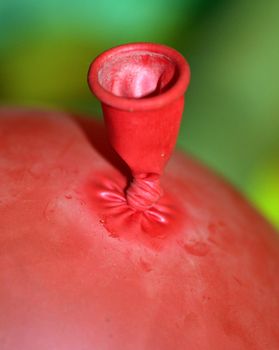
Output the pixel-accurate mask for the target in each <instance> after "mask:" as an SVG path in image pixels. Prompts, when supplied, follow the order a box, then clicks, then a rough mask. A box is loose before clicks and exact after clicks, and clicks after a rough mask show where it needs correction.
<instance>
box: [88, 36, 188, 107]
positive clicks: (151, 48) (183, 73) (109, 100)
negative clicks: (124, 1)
mask: <svg viewBox="0 0 279 350" xmlns="http://www.w3.org/2000/svg"><path fill="white" fill-rule="evenodd" d="M131 51H147V52H150V53H158V54H162V55H164V56H166V57H167V58H168V59H170V60H171V61H172V63H173V64H175V67H176V69H177V73H178V76H177V79H176V81H175V83H174V84H173V85H172V86H171V87H170V88H169V89H167V90H166V91H165V92H163V93H161V94H159V95H156V96H153V97H143V98H127V97H122V96H116V95H114V94H113V93H111V92H109V91H108V90H106V89H105V88H104V87H103V86H102V85H101V84H100V82H99V79H98V74H99V71H100V69H101V67H102V65H103V64H104V62H105V61H107V60H108V59H110V58H111V57H113V56H115V55H117V54H120V53H126V52H131ZM87 80H88V85H89V88H90V90H91V91H92V93H93V94H94V95H95V96H96V97H97V98H98V99H99V100H100V101H101V103H102V104H105V105H108V106H111V107H114V108H117V109H123V110H128V111H134V110H150V109H158V108H162V107H163V106H165V105H167V104H169V103H171V102H173V101H175V100H176V99H178V98H180V97H181V96H183V95H184V93H185V92H186V89H187V87H188V85H189V82H190V67H189V64H188V62H187V61H186V59H185V58H184V57H183V56H182V55H181V54H180V53H179V52H178V51H176V50H175V49H173V48H171V47H169V46H165V45H162V44H154V43H147V42H140V43H129V44H124V45H119V46H116V47H113V48H111V49H109V50H106V51H104V52H103V53H101V54H100V55H98V56H97V57H96V58H95V59H94V60H93V62H92V63H91V65H90V67H89V71H88V77H87Z"/></svg>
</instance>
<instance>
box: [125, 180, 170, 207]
mask: <svg viewBox="0 0 279 350" xmlns="http://www.w3.org/2000/svg"><path fill="white" fill-rule="evenodd" d="M162 195H163V191H162V189H161V186H160V178H159V175H157V174H140V175H135V176H134V178H133V180H132V182H131V183H130V186H129V187H128V189H127V191H126V200H127V203H128V205H129V206H130V207H131V208H132V209H133V210H135V211H145V210H148V209H149V208H151V207H152V206H153V205H154V204H156V203H157V202H158V200H159V199H160V198H161V196H162Z"/></svg>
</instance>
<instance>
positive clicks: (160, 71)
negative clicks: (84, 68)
mask: <svg viewBox="0 0 279 350" xmlns="http://www.w3.org/2000/svg"><path fill="white" fill-rule="evenodd" d="M177 73H178V72H177V67H176V65H175V63H174V62H173V61H171V59H169V58H168V57H166V56H165V55H162V54H159V53H153V52H148V51H140V50H139V51H131V52H123V53H120V54H118V55H116V56H115V57H114V56H112V57H110V59H108V60H106V61H105V62H104V63H103V65H102V66H101V67H100V70H99V74H98V81H99V84H100V85H101V86H102V87H103V88H104V89H105V90H106V91H108V92H110V93H111V94H113V95H115V96H119V97H124V98H135V99H140V98H148V97H152V96H157V95H160V94H162V93H164V92H165V91H167V90H168V89H169V88H170V87H171V86H173V85H174V84H175V81H176V80H177V76H178V74H177Z"/></svg>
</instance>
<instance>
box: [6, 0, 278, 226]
mask: <svg viewBox="0 0 279 350" xmlns="http://www.w3.org/2000/svg"><path fill="white" fill-rule="evenodd" d="M278 13H279V1H278V0H266V1H264V0H255V1H253V2H251V1H248V0H234V1H232V0H227V1H225V0H224V1H221V0H218V1H217V0H214V1H213V0H212V1H210V0H207V1H206V0H141V1H139V0H130V1H128V0H117V1H116V0H99V1H97V0H84V1H73V2H71V1H69V0H60V1H59V0H48V1H39V0H2V1H1V3H0V49H1V56H0V77H1V78H0V102H1V104H17V105H18V104H24V105H41V106H48V107H55V108H60V109H61V108H62V109H69V110H71V111H75V112H81V113H87V114H96V113H100V109H99V107H98V104H97V102H96V100H94V99H93V98H92V96H91V94H90V92H89V90H88V88H87V83H86V75H87V70H88V66H89V64H90V62H91V61H92V59H93V58H94V57H95V56H96V55H97V54H98V53H100V52H101V51H103V50H105V49H108V48H110V47H111V46H115V45H118V44H122V43H126V42H132V41H154V42H159V43H164V44H167V45H170V46H173V47H174V48H176V49H178V50H179V51H181V52H182V53H183V54H184V55H185V56H186V57H187V59H188V61H189V63H190V65H191V71H192V81H191V85H190V88H189V90H188V93H187V99H186V110H185V115H184V119H183V124H182V128H181V133H180V137H179V141H178V143H179V146H180V147H182V148H183V149H186V150H187V151H189V152H191V153H192V154H194V155H196V156H197V157H199V158H200V159H202V160H203V161H204V162H206V163H207V164H209V165H210V166H211V167H213V168H214V169H216V170H217V171H219V172H220V173H222V174H223V175H225V176H226V177H227V178H228V179H230V181H231V182H233V183H234V184H235V185H236V186H237V187H238V188H240V189H241V190H242V191H243V192H244V193H245V194H246V196H248V197H249V198H250V200H251V201H253V203H254V204H255V206H257V207H258V208H259V209H260V210H261V211H262V213H264V215H265V216H266V217H268V218H269V220H270V221H272V222H273V223H274V224H275V225H277V227H279V89H278V85H279V39H278V38H279V21H278Z"/></svg>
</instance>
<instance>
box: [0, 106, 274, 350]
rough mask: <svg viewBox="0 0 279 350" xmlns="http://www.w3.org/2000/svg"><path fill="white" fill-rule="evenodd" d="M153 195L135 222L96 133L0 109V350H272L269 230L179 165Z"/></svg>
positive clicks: (209, 180)
mask: <svg viewBox="0 0 279 350" xmlns="http://www.w3.org/2000/svg"><path fill="white" fill-rule="evenodd" d="M161 184H162V188H163V190H164V196H163V197H162V198H161V200H160V201H159V203H158V204H156V205H155V206H154V207H153V208H151V209H149V210H147V211H146V212H144V213H137V212H134V211H133V210H131V209H130V208H129V207H128V206H127V204H126V202H125V198H124V195H123V193H124V190H125V188H126V187H127V169H126V166H125V165H124V164H123V163H122V161H121V160H120V159H119V158H118V157H117V155H116V154H114V152H113V151H112V149H111V148H110V146H109V145H108V144H107V141H106V137H105V134H104V130H103V126H102V125H101V124H98V123H97V122H95V121H93V120H89V119H88V120H87V119H83V118H74V117H71V116H69V115H66V114H63V113H60V112H55V111H41V110H28V109H25V110H24V109H8V108H6V109H4V108H2V109H1V113H0V286H1V288H0V310H1V313H0V344H1V349H2V350H12V349H23V350H25V349H26V350H27V349H28V350H33V349H34V350H35V349H36V350H37V349H40V350H49V349H61V350H64V349H67V350H72V349H73V350H76V349H84V350H87V349H88V350H89V349H90V350H92V349H102V350H103V349H104V350H107V349H114V350H116V349H121V350H125V349H127V350H129V349H133V350H142V349H160V350H167V349H168V350H169V349H189V350H196V349H203V350H213V349H214V350H218V349H220V350H223V349H227V350H229V349H238V350H242V349H243V350H244V349H245V350H247V349H257V350H262V349H278V348H279V330H278V320H279V301H278V295H279V278H278V270H279V243H278V237H277V235H276V232H275V231H274V229H273V228H272V227H271V226H270V225H269V224H268V223H267V222H265V220H264V219H263V218H262V217H261V216H260V215H259V214H258V213H257V212H256V211H255V210H254V209H253V208H251V207H250V205H249V204H248V203H247V202H246V201H245V200H244V199H243V198H242V197H241V195H240V194H239V193H237V191H236V190H234V189H233V188H232V187H231V186H230V185H229V184H227V183H226V182H225V181H224V180H223V179H221V178H220V177H218V176H216V175H215V174H213V173H212V172H211V171H210V170H208V169H207V168H206V167H204V166H203V165H201V164H199V163H198V162H197V161H195V160H193V159H191V158H190V157H188V156H185V155H183V154H180V153H179V152H178V153H175V154H174V155H173V157H172V158H171V160H170V162H169V164H168V166H167V168H166V170H165V173H164V175H163V176H162V180H161Z"/></svg>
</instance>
